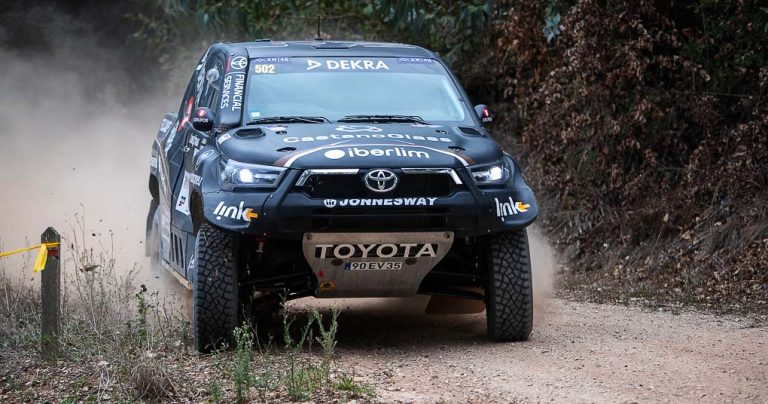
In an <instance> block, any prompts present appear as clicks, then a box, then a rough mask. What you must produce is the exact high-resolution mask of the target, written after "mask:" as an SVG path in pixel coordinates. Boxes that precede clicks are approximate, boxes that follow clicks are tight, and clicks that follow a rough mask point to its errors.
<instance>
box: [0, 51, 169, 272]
mask: <svg viewBox="0 0 768 404" xmlns="http://www.w3.org/2000/svg"><path fill="white" fill-rule="evenodd" d="M88 53H89V56H90V57H89V58H83V61H84V62H83V63H81V64H80V65H79V66H78V65H77V64H76V63H72V60H73V59H75V60H76V59H78V58H77V57H76V56H75V55H74V54H72V53H68V54H66V55H61V54H48V53H40V54H37V55H30V54H25V55H24V56H20V55H19V54H16V53H13V52H9V51H0V60H3V64H2V68H1V69H0V150H2V153H0V155H1V156H2V157H0V248H2V249H3V250H5V251H7V250H12V249H16V248H20V247H23V246H27V245H35V244H38V243H39V237H40V234H41V233H42V232H43V231H44V230H45V228H46V227H48V226H53V227H54V228H56V229H57V230H59V232H60V233H62V235H63V236H64V237H68V236H71V235H72V232H73V230H74V229H76V230H77V232H78V236H81V235H82V234H83V232H82V231H81V230H84V234H85V239H84V240H82V241H84V242H85V246H86V247H88V248H91V247H92V248H94V250H95V251H102V250H106V251H108V252H109V251H110V250H113V252H114V258H115V259H116V262H117V264H116V266H117V268H118V269H120V268H122V269H131V268H133V267H134V266H135V265H136V266H138V267H140V268H143V269H147V267H148V260H147V259H146V258H145V257H144V244H143V242H144V228H145V218H146V212H147V208H148V206H149V200H150V196H149V192H148V191H147V183H148V178H149V157H150V151H151V145H152V141H153V139H154V135H155V133H156V131H157V128H158V127H159V124H160V121H161V119H162V114H163V112H164V111H167V110H171V109H172V108H173V107H172V103H171V101H170V99H169V98H166V97H162V96H157V95H152V96H144V97H140V98H141V100H140V101H139V102H135V103H133V104H132V105H130V104H128V103H126V102H123V101H122V98H123V97H122V96H121V94H120V93H118V92H115V91H114V89H115V88H119V86H116V83H115V81H116V80H130V79H131V78H130V77H126V76H125V75H123V74H121V72H119V71H115V74H105V72H99V73H96V72H95V70H94V69H99V66H100V63H99V59H98V58H94V57H93V55H98V54H99V53H98V52H97V51H94V50H91V51H90V52H88ZM103 56H104V57H108V56H109V55H108V54H104V55H103ZM105 65H107V63H106V62H105ZM79 223H84V227H83V228H82V229H80V228H79V227H80V226H79ZM33 260H34V254H33V253H26V254H23V255H16V256H13V257H10V258H4V259H3V260H2V262H1V263H0V270H3V271H4V272H5V273H6V274H7V275H8V276H15V275H17V274H21V275H23V276H25V277H27V278H30V277H31V271H30V269H31V264H32V261H33ZM65 265H66V264H65ZM65 270H68V269H67V268H65ZM150 277H151V275H150V274H149V271H146V270H143V271H141V272H140V274H139V277H138V278H137V282H145V281H146V280H145V279H142V278H147V279H148V278H150Z"/></svg>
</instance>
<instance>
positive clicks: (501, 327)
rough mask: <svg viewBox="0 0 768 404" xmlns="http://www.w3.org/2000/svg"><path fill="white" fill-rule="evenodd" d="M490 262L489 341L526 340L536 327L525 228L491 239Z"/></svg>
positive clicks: (486, 296) (488, 290) (486, 292)
mask: <svg viewBox="0 0 768 404" xmlns="http://www.w3.org/2000/svg"><path fill="white" fill-rule="evenodd" d="M487 262H488V286H487V288H486V291H485V300H486V302H485V304H486V317H487V319H488V338H490V339H491V340H493V341H526V340H527V339H528V336H529V335H530V334H531V328H532V327H533V289H532V284H531V254H530V251H529V249H528V235H527V234H526V232H525V229H522V230H515V231H510V232H504V233H499V234H495V235H493V236H491V237H490V240H489V245H488V261H487Z"/></svg>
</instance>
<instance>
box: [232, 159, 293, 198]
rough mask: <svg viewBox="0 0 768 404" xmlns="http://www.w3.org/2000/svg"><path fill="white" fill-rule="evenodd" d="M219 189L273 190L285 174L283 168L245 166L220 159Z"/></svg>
mask: <svg viewBox="0 0 768 404" xmlns="http://www.w3.org/2000/svg"><path fill="white" fill-rule="evenodd" d="M219 172H220V173H219V179H220V180H221V188H222V189H224V190H227V191H232V190H234V189H236V188H275V187H276V186H277V184H278V183H279V182H280V177H282V176H283V173H284V172H285V168H284V167H273V166H262V165H259V164H246V163H241V162H238V161H234V160H230V159H226V158H222V159H221V160H220V161H219Z"/></svg>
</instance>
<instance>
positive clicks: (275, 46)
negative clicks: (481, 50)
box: [225, 40, 436, 58]
mask: <svg viewBox="0 0 768 404" xmlns="http://www.w3.org/2000/svg"><path fill="white" fill-rule="evenodd" d="M225 45H226V46H227V47H230V48H240V49H245V50H246V51H247V52H248V56H249V57H250V58H256V57H271V56H292V57H303V56H314V57H320V56H342V57H349V56H360V57H366V56H368V57H371V56H372V57H422V58H433V57H436V55H435V54H434V53H432V52H431V51H428V50H426V49H424V48H422V47H419V46H415V45H408V44H402V43H389V42H364V41H271V40H263V41H256V42H236V43H227V44H225Z"/></svg>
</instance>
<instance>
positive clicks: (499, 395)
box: [291, 298, 768, 403]
mask: <svg viewBox="0 0 768 404" xmlns="http://www.w3.org/2000/svg"><path fill="white" fill-rule="evenodd" d="M426 302H427V299H425V298H418V299H406V300H400V299H393V300H387V299H355V300H312V299H305V300H301V301H298V302H295V303H292V305H291V307H292V309H291V311H297V312H301V311H302V310H303V309H306V307H309V306H315V307H321V308H330V307H332V306H334V305H339V306H341V307H342V308H343V311H342V314H341V317H340V327H339V337H338V339H339V344H338V350H337V352H338V358H339V360H340V362H341V363H342V364H344V365H345V366H350V367H353V368H354V369H356V372H357V377H358V378H359V379H360V380H361V381H365V382H367V383H370V384H372V385H374V386H375V387H376V390H377V394H378V399H380V400H382V401H384V402H478V403H479V402H718V403H720V402H759V403H766V402H768V329H767V328H765V326H761V325H758V323H757V322H755V320H750V319H744V318H736V317H722V316H713V315H708V314H700V313H682V314H673V313H671V312H667V311H659V310H657V311H651V310H648V309H640V308H631V307H623V306H611V305H598V304H591V303H580V302H573V301H566V300H559V299H549V300H547V301H545V302H541V303H540V304H539V307H537V310H536V316H535V324H534V331H533V334H532V335H531V339H530V341H528V342H525V343H508V344H502V343H491V342H488V341H487V340H485V314H484V313H483V314H470V315H426V314H423V313H424V306H425V305H426ZM763 324H764V323H763Z"/></svg>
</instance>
